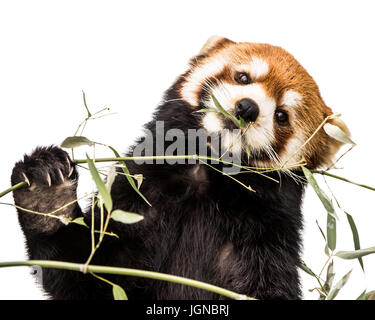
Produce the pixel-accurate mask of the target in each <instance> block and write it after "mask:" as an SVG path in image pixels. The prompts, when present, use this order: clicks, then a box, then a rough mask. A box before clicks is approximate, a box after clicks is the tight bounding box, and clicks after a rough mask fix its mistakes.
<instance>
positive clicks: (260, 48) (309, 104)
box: [184, 38, 349, 168]
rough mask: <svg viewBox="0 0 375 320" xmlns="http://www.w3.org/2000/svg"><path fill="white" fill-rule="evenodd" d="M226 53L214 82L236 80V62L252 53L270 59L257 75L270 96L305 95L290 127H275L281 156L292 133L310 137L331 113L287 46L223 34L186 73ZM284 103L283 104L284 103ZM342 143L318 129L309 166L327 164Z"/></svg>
mask: <svg viewBox="0 0 375 320" xmlns="http://www.w3.org/2000/svg"><path fill="white" fill-rule="evenodd" d="M221 54H224V55H225V56H227V57H229V58H230V59H229V60H230V61H231V64H230V65H227V66H224V70H223V71H222V72H220V73H218V74H213V75H212V77H211V78H209V79H208V80H209V81H211V82H215V79H219V80H220V81H224V82H227V83H231V84H235V81H234V76H233V73H234V70H235V69H234V66H236V65H239V64H249V63H250V62H251V59H252V57H259V58H262V59H263V60H265V61H266V62H267V63H268V66H269V71H268V73H267V74H266V75H264V76H262V77H260V78H259V79H256V82H257V83H260V84H262V86H263V88H264V89H265V91H266V92H267V94H268V95H269V96H270V97H273V98H274V100H275V101H276V103H277V105H278V106H281V100H282V98H283V95H284V93H285V92H286V91H287V90H289V89H292V90H294V91H296V92H298V93H299V94H300V95H301V97H302V102H301V104H300V105H299V106H298V107H297V109H296V112H294V114H295V117H296V118H295V119H294V121H293V125H292V126H291V127H275V136H276V138H277V141H276V142H275V143H274V145H273V147H274V149H275V151H276V152H277V153H278V154H279V155H280V156H282V155H283V152H284V151H285V145H286V143H287V141H288V139H290V138H291V137H293V133H294V132H296V131H300V132H303V135H304V138H305V140H306V139H307V138H309V137H310V136H311V135H312V134H313V133H314V131H315V130H316V129H317V128H318V126H319V125H320V124H321V123H322V122H323V121H324V119H325V118H326V117H327V116H329V115H331V114H332V110H331V109H330V108H329V107H327V106H326V104H325V103H324V101H323V99H322V97H321V95H320V91H319V88H318V86H317V84H316V83H315V81H314V80H313V78H312V77H311V76H310V75H309V74H308V73H307V71H306V70H305V69H304V68H303V67H302V66H301V65H300V64H299V62H298V61H297V60H296V59H295V58H294V57H293V56H292V55H291V54H289V53H288V52H287V51H285V50H284V49H282V48H280V47H277V46H272V45H268V44H258V43H244V42H242V43H235V42H233V41H231V40H228V39H225V38H221V39H218V40H216V42H214V43H213V42H212V41H210V40H209V41H207V43H206V45H205V46H204V47H203V48H202V50H201V51H200V53H199V55H198V56H197V57H196V58H195V59H192V60H191V66H192V68H191V69H190V70H189V71H188V72H187V73H186V74H185V75H184V76H185V77H186V76H188V75H189V74H190V73H191V72H192V71H193V70H195V69H196V68H200V67H201V66H202V65H204V64H205V63H206V62H207V61H208V60H209V59H213V58H215V56H217V55H221ZM201 93H202V88H200V90H199V91H198V92H196V94H197V96H199V95H200V94H201ZM281 107H282V106H281ZM329 122H331V123H332V124H335V125H338V126H339V127H340V128H341V129H342V130H343V131H345V132H347V133H348V132H349V131H348V129H347V128H346V126H345V124H344V123H343V122H341V121H339V120H337V119H332V120H329ZM340 146H341V144H340V143H338V142H337V141H335V140H333V139H331V138H330V137H329V136H328V135H327V134H326V133H325V132H324V130H319V131H318V132H317V133H316V134H315V135H314V137H313V138H312V140H311V141H310V142H309V143H308V144H307V145H306V146H305V147H304V152H303V154H304V157H305V159H306V161H307V166H308V167H310V168H317V167H319V166H323V165H327V164H329V163H330V162H331V160H332V157H333V156H334V154H335V153H336V152H337V150H338V148H339V147H340Z"/></svg>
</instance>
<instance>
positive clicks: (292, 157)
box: [280, 131, 305, 166]
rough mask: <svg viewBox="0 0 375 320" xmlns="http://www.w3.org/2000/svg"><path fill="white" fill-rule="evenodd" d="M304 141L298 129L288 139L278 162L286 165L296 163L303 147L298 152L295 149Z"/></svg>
mask: <svg viewBox="0 0 375 320" xmlns="http://www.w3.org/2000/svg"><path fill="white" fill-rule="evenodd" d="M304 142H305V138H304V135H303V134H302V133H301V132H299V131H297V132H295V133H294V135H293V137H292V138H290V139H288V142H287V144H286V146H285V150H284V152H283V155H282V156H281V158H280V162H281V163H282V164H285V165H286V166H288V165H289V166H290V165H294V164H296V163H298V161H300V160H301V156H302V154H303V151H305V149H304V150H300V151H299V152H297V151H298V149H300V148H301V146H302V145H303V143H304Z"/></svg>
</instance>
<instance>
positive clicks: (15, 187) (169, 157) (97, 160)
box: [0, 154, 375, 198]
mask: <svg viewBox="0 0 375 320" xmlns="http://www.w3.org/2000/svg"><path fill="white" fill-rule="evenodd" d="M158 159H160V160H162V159H164V160H167V159H177V160H178V159H196V160H216V161H220V162H223V163H227V162H226V161H222V160H220V159H216V158H212V157H207V156H199V155H196V154H194V155H180V156H138V157H135V156H133V157H112V158H96V159H95V162H117V161H135V160H158ZM74 161H75V163H77V164H80V163H87V159H78V160H74ZM240 167H241V166H240ZM254 169H256V168H254ZM310 171H311V172H312V173H316V174H321V175H325V176H328V177H331V178H335V179H338V180H341V181H344V182H347V183H350V184H354V185H356V186H358V187H362V188H365V189H369V190H372V191H375V188H374V187H370V186H367V185H365V184H361V183H357V182H354V181H351V180H349V179H346V178H344V177H340V176H337V175H334V174H332V173H329V172H327V171H324V170H310ZM26 184H27V182H25V181H23V182H20V183H17V184H15V185H14V186H12V187H10V188H8V189H7V190H5V191H3V192H1V193H0V198H1V197H3V196H4V195H6V194H7V193H9V192H12V191H14V190H16V189H19V188H21V187H23V186H25V185H26Z"/></svg>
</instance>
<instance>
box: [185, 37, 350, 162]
mask: <svg viewBox="0 0 375 320" xmlns="http://www.w3.org/2000/svg"><path fill="white" fill-rule="evenodd" d="M190 65H191V67H190V69H189V70H188V71H187V73H186V74H184V77H183V81H182V82H181V84H180V87H179V94H180V97H181V98H182V99H183V100H185V101H186V102H188V103H189V104H190V105H191V106H193V107H194V106H196V107H198V106H203V107H204V108H209V109H215V105H214V102H213V99H212V97H211V95H210V94H209V93H212V94H213V95H214V96H215V97H216V98H217V100H218V102H219V103H220V105H221V106H222V107H223V108H224V109H225V110H226V111H227V112H228V113H229V114H231V115H234V116H236V117H237V118H239V117H241V118H243V119H244V120H245V123H249V122H252V124H251V125H250V126H249V127H248V129H247V130H246V132H245V134H244V136H243V138H242V143H241V146H240V147H239V148H240V150H237V151H241V148H242V149H243V147H244V145H245V146H246V150H250V152H251V158H252V162H253V164H254V165H256V166H258V167H279V166H280V165H282V164H285V162H288V163H289V164H292V163H296V162H298V161H299V160H300V159H301V158H302V156H303V157H304V158H305V159H306V162H307V166H308V167H309V168H317V167H320V166H324V165H328V164H329V163H330V162H331V160H332V158H333V156H334V154H335V153H336V152H337V150H338V149H339V147H340V146H341V144H340V143H339V142H338V141H336V140H334V139H332V138H331V137H329V136H328V135H327V134H326V133H325V131H324V130H319V131H318V132H317V133H316V134H315V135H314V136H313V138H312V139H311V140H310V141H309V142H308V143H307V144H305V146H304V147H303V148H301V146H302V145H303V144H304V143H305V142H306V140H308V139H309V137H311V136H312V135H313V133H314V132H315V130H316V129H317V128H318V127H319V125H320V124H321V123H322V122H323V121H324V119H325V118H326V117H328V116H329V115H332V110H331V109H330V108H329V107H327V106H326V105H325V103H324V101H323V99H322V97H321V96H320V92H319V88H318V86H317V85H316V83H315V81H314V80H313V78H312V77H311V76H310V75H309V74H308V73H307V71H306V70H305V69H304V68H303V67H302V66H301V65H300V64H299V63H298V61H297V60H296V59H295V58H294V57H293V56H292V55H291V54H289V53H288V52H286V51H285V50H284V49H282V48H280V47H276V46H272V45H268V44H257V43H244V42H238V43H237V42H233V41H231V40H228V39H225V38H220V37H216V36H214V37H211V38H210V39H209V40H208V41H207V42H206V43H205V45H204V46H203V48H202V49H201V51H200V52H199V54H198V55H197V56H196V57H194V58H192V59H191V63H190ZM201 122H202V127H203V128H205V130H206V131H207V132H208V133H214V132H219V133H220V131H222V130H223V129H227V128H229V129H230V128H233V123H232V122H231V121H230V120H229V119H228V118H226V117H224V116H223V115H222V114H219V113H216V112H208V113H204V114H202V120H201ZM329 122H330V123H331V124H334V125H336V126H338V127H339V128H341V129H342V130H343V131H344V132H346V133H348V129H347V127H346V126H345V124H344V123H343V122H342V121H341V120H339V119H337V118H333V119H330V120H329ZM226 131H227V130H226ZM236 139H238V137H237V136H234V135H233V134H232V135H231V133H230V132H229V133H226V138H225V139H224V141H226V142H225V143H226V144H227V145H228V147H229V146H231V148H232V152H236V143H237V142H236Z"/></svg>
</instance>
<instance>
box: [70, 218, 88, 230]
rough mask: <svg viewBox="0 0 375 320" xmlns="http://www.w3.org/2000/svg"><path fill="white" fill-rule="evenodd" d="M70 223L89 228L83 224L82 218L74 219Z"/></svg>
mask: <svg viewBox="0 0 375 320" xmlns="http://www.w3.org/2000/svg"><path fill="white" fill-rule="evenodd" d="M71 223H76V224H80V225H82V226H85V227H87V228H89V226H88V225H87V224H86V223H85V221H84V219H83V217H79V218H75V219H74V220H73V221H71Z"/></svg>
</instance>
